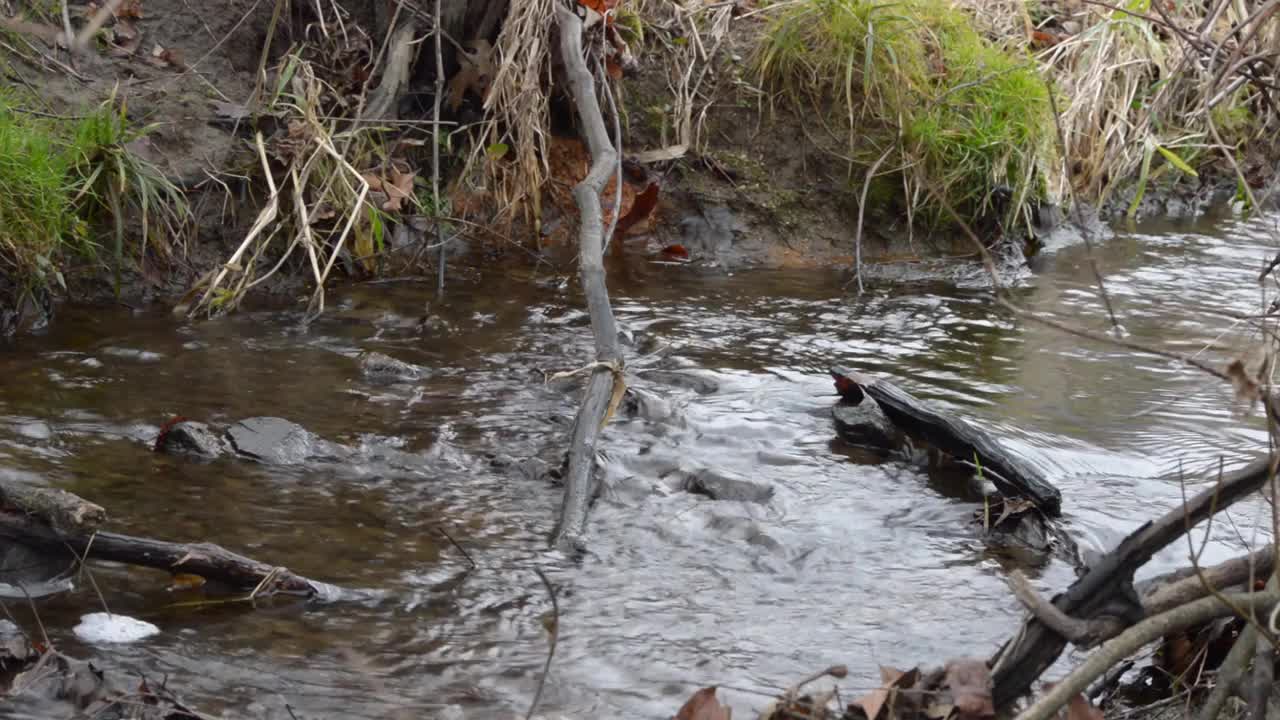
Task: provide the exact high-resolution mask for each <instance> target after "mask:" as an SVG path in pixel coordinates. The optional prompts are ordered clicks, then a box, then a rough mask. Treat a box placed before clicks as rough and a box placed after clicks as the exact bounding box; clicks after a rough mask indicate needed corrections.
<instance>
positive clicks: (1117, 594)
mask: <svg viewBox="0 0 1280 720" xmlns="http://www.w3.org/2000/svg"><path fill="white" fill-rule="evenodd" d="M1270 477H1271V463H1270V460H1268V459H1266V458H1263V459H1261V460H1257V461H1254V462H1253V463H1251V464H1250V465H1248V466H1247V467H1245V468H1242V469H1240V470H1237V471H1235V472H1231V473H1227V474H1225V475H1223V476H1222V477H1221V478H1220V479H1219V481H1218V482H1217V483H1215V484H1214V487H1212V488H1209V489H1207V490H1205V491H1203V492H1201V493H1200V494H1198V495H1196V496H1195V497H1193V498H1191V499H1190V500H1188V501H1187V503H1186V504H1185V506H1179V507H1176V508H1174V509H1172V510H1170V511H1169V512H1167V513H1165V515H1164V516H1162V517H1161V518H1159V519H1158V520H1156V521H1154V522H1147V523H1146V524H1144V525H1143V526H1142V527H1140V528H1138V529H1137V530H1135V531H1134V532H1132V533H1130V534H1129V536H1128V537H1126V538H1125V539H1124V540H1123V541H1121V542H1120V545H1119V546H1118V547H1117V548H1116V549H1115V550H1113V551H1111V552H1110V553H1108V554H1107V555H1105V556H1103V557H1102V558H1101V559H1100V560H1099V561H1098V562H1097V563H1095V564H1094V565H1093V567H1091V568H1089V571H1088V572H1086V573H1085V574H1084V576H1083V577H1081V578H1080V579H1079V580H1077V581H1076V582H1075V583H1073V584H1072V585H1071V587H1070V588H1068V589H1067V591H1066V592H1065V593H1063V594H1061V595H1059V596H1057V597H1056V598H1054V599H1053V604H1054V605H1055V606H1057V607H1058V609H1059V610H1062V611H1063V613H1065V614H1066V615H1068V616H1071V617H1076V618H1082V619H1089V618H1093V617H1096V616H1097V615H1099V614H1101V613H1103V612H1104V611H1106V610H1107V609H1108V608H1109V607H1110V606H1113V605H1114V604H1115V603H1116V601H1117V600H1123V599H1124V598H1126V597H1129V596H1131V595H1132V594H1133V573H1134V571H1135V570H1137V569H1138V568H1139V567H1141V566H1142V565H1144V564H1146V562H1147V561H1149V560H1150V559H1151V558H1152V556H1153V555H1155V554H1156V553H1157V552H1159V551H1160V550H1162V549H1163V548H1165V547H1167V546H1168V545H1170V544H1171V543H1173V542H1174V541H1176V540H1177V539H1178V538H1180V537H1182V535H1183V534H1185V533H1186V532H1187V531H1188V530H1189V529H1190V528H1193V527H1195V526H1196V525H1198V524H1199V523H1200V522H1202V521H1204V520H1205V519H1207V518H1209V517H1210V516H1212V515H1213V514H1215V513H1217V512H1221V511H1222V510H1225V509H1226V508H1228V507H1230V506H1231V505H1232V504H1233V503H1235V502H1237V501H1239V500H1240V499H1242V498H1244V497H1246V496H1247V495H1249V494H1251V493H1253V492H1254V491H1256V490H1258V489H1259V488H1261V487H1262V486H1263V485H1264V484H1265V483H1266V482H1267V481H1268V479H1269V478H1270ZM1198 602H1199V601H1198ZM1066 642H1067V641H1066V639H1065V638H1063V637H1062V636H1061V635H1058V634H1057V633H1055V632H1054V631H1052V630H1050V629H1049V628H1047V627H1045V625H1044V624H1042V623H1041V622H1040V621H1039V620H1037V619H1035V618H1028V619H1027V620H1026V621H1025V622H1024V623H1023V625H1022V628H1021V629H1020V630H1019V632H1018V634H1017V635H1015V636H1014V637H1013V638H1012V639H1010V640H1009V641H1008V642H1007V643H1005V645H1004V646H1003V647H1002V648H1000V650H999V651H998V652H997V653H996V655H995V657H993V658H992V660H991V667H992V676H993V678H994V681H995V691H994V699H995V705H996V708H997V709H1001V708H1007V707H1009V705H1010V703H1012V702H1013V701H1014V700H1016V699H1017V698H1019V697H1021V696H1022V695H1023V694H1024V693H1026V692H1027V690H1028V689H1029V688H1030V687H1031V683H1033V682H1035V680H1036V678H1038V677H1040V675H1041V674H1042V673H1044V671H1045V670H1046V669H1048V667H1049V666H1050V665H1052V664H1053V662H1054V661H1055V660H1056V659H1057V658H1058V656H1059V655H1060V654H1061V653H1062V650H1063V648H1064V647H1065V645H1066Z"/></svg>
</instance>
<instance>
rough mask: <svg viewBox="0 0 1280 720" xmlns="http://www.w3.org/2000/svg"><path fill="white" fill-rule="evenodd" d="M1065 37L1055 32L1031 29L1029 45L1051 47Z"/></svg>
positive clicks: (1039, 47) (1040, 47) (1037, 47)
mask: <svg viewBox="0 0 1280 720" xmlns="http://www.w3.org/2000/svg"><path fill="white" fill-rule="evenodd" d="M1065 39H1066V37H1064V36H1062V35H1059V34H1057V33H1047V32H1044V31H1043V30H1032V31H1031V47H1033V48H1036V49H1042V48H1050V47H1053V46H1054V45H1057V44H1058V43H1060V42H1062V41H1063V40H1065Z"/></svg>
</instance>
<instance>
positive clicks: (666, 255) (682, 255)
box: [662, 244, 689, 262]
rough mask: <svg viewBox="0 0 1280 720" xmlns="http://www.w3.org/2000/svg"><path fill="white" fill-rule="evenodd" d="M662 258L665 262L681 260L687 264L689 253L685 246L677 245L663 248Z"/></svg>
mask: <svg viewBox="0 0 1280 720" xmlns="http://www.w3.org/2000/svg"><path fill="white" fill-rule="evenodd" d="M662 258H663V259H664V260H679V261H685V262H687V261H688V260H689V251H688V250H687V249H685V246H683V245H680V244H676V245H668V246H666V247H664V248H662Z"/></svg>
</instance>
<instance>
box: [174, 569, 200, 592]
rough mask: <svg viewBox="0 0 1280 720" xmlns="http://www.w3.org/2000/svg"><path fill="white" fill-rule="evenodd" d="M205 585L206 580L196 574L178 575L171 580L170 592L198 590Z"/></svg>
mask: <svg viewBox="0 0 1280 720" xmlns="http://www.w3.org/2000/svg"><path fill="white" fill-rule="evenodd" d="M204 584H205V579H204V578H203V577H201V576H199V575H196V574H195V573H178V574H176V575H174V576H173V577H172V578H170V579H169V590H170V591H175V590H197V589H199V588H202V587H204Z"/></svg>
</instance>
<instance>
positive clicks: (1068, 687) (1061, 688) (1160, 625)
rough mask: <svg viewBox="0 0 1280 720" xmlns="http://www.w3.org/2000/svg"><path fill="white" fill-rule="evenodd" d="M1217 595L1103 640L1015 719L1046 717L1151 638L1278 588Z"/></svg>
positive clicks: (1260, 604)
mask: <svg viewBox="0 0 1280 720" xmlns="http://www.w3.org/2000/svg"><path fill="white" fill-rule="evenodd" d="M1224 597H1225V599H1226V600H1227V602H1225V603H1224V602H1222V599H1220V598H1219V597H1207V598H1203V599H1201V600H1197V601H1195V602H1193V603H1188V604H1186V605H1183V606H1182V607H1178V608H1175V609H1173V610H1170V611H1169V612H1166V613H1161V614H1159V615H1156V616H1154V617H1150V618H1147V619H1146V620H1143V621H1142V622H1140V623H1138V624H1137V625H1134V626H1133V627H1131V628H1129V629H1128V630H1125V631H1124V632H1122V633H1120V634H1119V635H1117V636H1116V637H1114V638H1112V639H1111V640H1109V641H1107V642H1106V643H1104V644H1103V645H1102V647H1100V648H1099V649H1098V651H1097V652H1095V653H1094V654H1092V655H1090V656H1089V659H1088V660H1086V661H1084V663H1082V664H1081V665H1080V666H1079V667H1077V668H1076V669H1075V670H1072V671H1071V673H1070V674H1069V675H1067V677H1066V678H1064V679H1063V680H1062V682H1059V683H1057V684H1055V685H1054V686H1053V688H1052V689H1051V690H1049V692H1047V693H1045V694H1044V695H1042V696H1041V697H1040V698H1039V699H1037V700H1036V701H1035V703H1034V704H1032V705H1031V707H1029V708H1027V709H1026V710H1025V711H1024V712H1022V713H1021V714H1020V715H1018V717H1017V720H1049V718H1051V717H1053V716H1054V715H1055V714H1056V713H1057V712H1058V710H1059V709H1061V708H1062V707H1064V706H1065V705H1066V704H1067V703H1068V702H1070V701H1071V698H1073V697H1075V696H1076V695H1077V694H1079V693H1081V692H1084V690H1085V689H1086V688H1088V687H1089V684H1090V683H1091V682H1093V681H1094V680H1095V679H1097V678H1098V677H1101V676H1102V674H1103V673H1105V672H1106V671H1107V669H1108V668H1110V667H1111V666H1112V665H1115V664H1116V663H1118V662H1120V661H1121V660H1123V659H1125V658H1127V657H1129V656H1130V655H1132V654H1133V653H1135V652H1137V651H1138V650H1140V649H1142V647H1143V646H1145V645H1147V644H1148V643H1152V642H1155V641H1156V640H1159V639H1160V638H1162V637H1164V636H1165V635H1168V634H1170V633H1173V632H1177V631H1179V630H1183V629H1186V628H1189V627H1192V626H1194V625H1199V624H1201V623H1205V622H1208V621H1210V620H1214V619H1217V618H1220V617H1226V616H1228V615H1232V614H1234V613H1235V611H1236V608H1237V607H1240V608H1245V609H1253V610H1255V611H1256V610H1260V609H1262V608H1265V607H1268V606H1270V605H1272V604H1274V603H1275V602H1276V601H1277V600H1280V592H1276V591H1266V592H1262V593H1235V594H1232V595H1226V596H1224Z"/></svg>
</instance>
